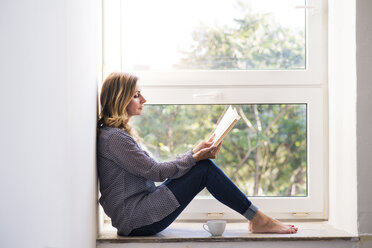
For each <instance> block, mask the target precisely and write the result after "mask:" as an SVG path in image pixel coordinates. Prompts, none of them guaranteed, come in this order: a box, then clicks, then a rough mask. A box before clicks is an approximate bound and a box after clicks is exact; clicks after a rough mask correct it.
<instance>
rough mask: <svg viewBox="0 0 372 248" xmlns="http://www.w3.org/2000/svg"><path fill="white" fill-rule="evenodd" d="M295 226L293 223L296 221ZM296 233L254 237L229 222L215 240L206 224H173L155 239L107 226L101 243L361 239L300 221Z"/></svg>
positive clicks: (322, 224) (324, 224) (241, 225)
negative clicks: (122, 233)
mask: <svg viewBox="0 0 372 248" xmlns="http://www.w3.org/2000/svg"><path fill="white" fill-rule="evenodd" d="M292 223H293V222H292ZM295 225H296V226H297V227H298V228H299V230H298V233H296V234H253V233H250V232H249V231H248V224H247V223H227V225H226V230H225V232H224V233H223V236H219V237H217V236H215V237H212V236H211V235H210V234H209V233H208V232H206V231H205V230H204V229H203V227H202V223H181V222H176V223H173V224H172V225H171V226H170V227H168V228H167V229H166V230H164V231H163V232H161V233H159V234H157V235H155V236H151V237H122V236H118V235H117V234H116V229H115V228H113V227H112V226H111V225H110V224H105V225H104V226H103V228H102V231H101V234H100V235H99V236H98V238H97V242H98V243H175V242H176V243H179V242H244V241H319V240H322V241H324V240H344V241H355V242H357V241H358V240H359V237H357V236H354V235H351V234H349V233H347V232H344V231H342V230H339V229H336V228H334V227H332V226H331V225H329V224H328V223H327V222H297V223H295Z"/></svg>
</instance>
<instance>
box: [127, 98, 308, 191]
mask: <svg viewBox="0 0 372 248" xmlns="http://www.w3.org/2000/svg"><path fill="white" fill-rule="evenodd" d="M233 106H234V107H236V108H237V110H238V112H239V114H240V115H241V117H242V118H241V119H240V120H239V121H238V123H237V124H236V125H235V126H234V128H233V129H232V130H231V131H230V133H229V134H228V135H227V136H226V137H225V139H224V142H223V145H222V148H221V151H220V153H219V154H218V157H217V158H216V159H215V160H214V161H215V163H216V164H217V165H218V166H219V167H220V168H221V169H222V170H223V171H224V172H225V173H226V174H227V175H228V176H229V177H230V179H232V181H233V182H234V183H235V184H236V185H237V186H238V187H239V188H240V189H241V190H242V191H243V192H244V193H245V194H247V195H249V196H307V181H306V180H307V150H306V149H307V141H306V140H307V138H306V137H307V133H306V130H307V128H306V123H307V122H306V104H259V105H233ZM227 107H228V106H227V105H146V106H145V109H144V113H143V115H142V116H138V117H135V118H133V123H132V125H133V126H134V127H135V128H136V130H137V131H138V133H139V136H140V137H141V139H142V142H141V145H142V147H143V148H144V149H146V150H147V151H148V152H149V153H150V154H151V155H152V156H153V157H154V158H156V159H157V160H158V161H165V160H169V159H172V158H175V157H176V156H177V155H180V154H182V153H184V152H186V151H187V150H190V149H192V148H193V147H194V144H196V143H197V142H198V141H200V140H202V139H205V138H207V137H208V136H209V135H210V134H211V133H212V131H213V130H214V127H215V124H216V123H217V120H218V118H219V117H220V115H221V114H222V113H223V111H224V110H225V109H226V108H227ZM201 195H209V193H208V192H207V191H204V192H202V194H201Z"/></svg>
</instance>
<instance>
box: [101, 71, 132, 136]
mask: <svg viewBox="0 0 372 248" xmlns="http://www.w3.org/2000/svg"><path fill="white" fill-rule="evenodd" d="M137 80H138V78H137V77H136V76H133V75H130V74H127V73H119V72H113V73H110V75H108V76H107V78H106V79H105V81H104V82H103V85H102V90H101V96H100V100H101V113H100V114H99V118H98V123H97V127H98V133H99V128H101V127H103V126H107V127H116V128H120V129H122V130H124V131H125V132H127V133H128V134H129V135H131V136H133V134H134V133H133V131H132V128H131V126H130V125H129V124H128V121H129V116H128V113H127V106H128V104H129V102H130V101H131V99H132V97H133V95H134V94H135V91H136V85H137Z"/></svg>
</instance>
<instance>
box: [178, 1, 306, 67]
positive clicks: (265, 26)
mask: <svg viewBox="0 0 372 248" xmlns="http://www.w3.org/2000/svg"><path fill="white" fill-rule="evenodd" d="M237 8H238V9H239V10H240V11H241V16H240V17H238V18H236V19H234V24H235V25H233V26H227V25H226V26H215V27H210V26H206V25H203V24H201V25H200V27H199V28H197V29H196V30H195V31H194V32H193V33H192V38H193V40H194V44H193V45H192V47H191V48H190V50H189V51H185V52H184V58H183V59H181V61H180V62H179V63H178V64H176V65H175V66H174V67H175V68H182V69H238V70H255V69H260V70H265V69H270V70H275V69H304V68H305V35H304V33H303V32H301V31H295V30H292V29H288V28H284V27H282V26H280V25H279V24H277V23H275V22H274V21H273V18H272V17H271V16H270V15H269V14H255V13H253V12H252V11H251V9H250V7H249V6H247V5H246V4H245V3H244V2H237Z"/></svg>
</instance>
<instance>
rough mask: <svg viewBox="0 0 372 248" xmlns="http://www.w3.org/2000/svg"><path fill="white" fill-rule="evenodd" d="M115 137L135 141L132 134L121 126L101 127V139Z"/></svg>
mask: <svg viewBox="0 0 372 248" xmlns="http://www.w3.org/2000/svg"><path fill="white" fill-rule="evenodd" d="M115 138H119V139H124V140H130V141H134V139H133V138H132V136H130V135H129V134H128V133H127V132H125V131H124V130H122V129H120V128H116V127H101V128H100V137H99V139H101V140H102V139H103V140H111V139H115Z"/></svg>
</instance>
